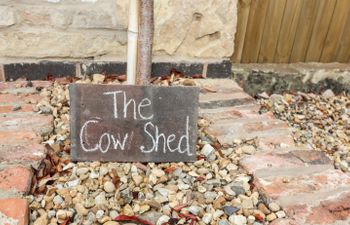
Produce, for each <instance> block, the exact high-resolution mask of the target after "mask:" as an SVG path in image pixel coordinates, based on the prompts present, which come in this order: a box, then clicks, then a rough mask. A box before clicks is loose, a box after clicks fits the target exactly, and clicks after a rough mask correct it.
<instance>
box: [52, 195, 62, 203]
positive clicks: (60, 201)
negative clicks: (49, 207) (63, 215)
mask: <svg viewBox="0 0 350 225" xmlns="http://www.w3.org/2000/svg"><path fill="white" fill-rule="evenodd" d="M52 201H53V203H54V204H55V205H61V204H62V202H63V198H62V197H61V196H59V195H56V196H55V197H54V198H53V200H52Z"/></svg>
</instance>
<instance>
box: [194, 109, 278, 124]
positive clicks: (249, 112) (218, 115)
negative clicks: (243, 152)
mask: <svg viewBox="0 0 350 225" xmlns="http://www.w3.org/2000/svg"><path fill="white" fill-rule="evenodd" d="M255 108H256V105H249V107H245V108H241V107H225V108H216V109H200V111H199V114H200V116H202V117H204V118H207V119H209V120H211V121H219V120H232V119H248V118H250V119H260V120H268V119H274V116H273V114H272V113H265V114H263V115H260V114H259V113H257V112H256V109H255Z"/></svg>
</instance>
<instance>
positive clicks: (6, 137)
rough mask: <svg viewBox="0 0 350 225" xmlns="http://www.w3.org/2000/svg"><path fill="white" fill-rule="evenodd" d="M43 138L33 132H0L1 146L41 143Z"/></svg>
mask: <svg viewBox="0 0 350 225" xmlns="http://www.w3.org/2000/svg"><path fill="white" fill-rule="evenodd" d="M40 141H41V138H40V137H39V136H38V135H36V134H35V133H34V132H33V131H0V143H1V144H13V143H29V142H34V143H39V142H40Z"/></svg>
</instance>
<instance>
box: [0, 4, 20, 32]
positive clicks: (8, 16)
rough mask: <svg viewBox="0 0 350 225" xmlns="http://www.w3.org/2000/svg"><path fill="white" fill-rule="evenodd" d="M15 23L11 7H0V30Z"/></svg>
mask: <svg viewBox="0 0 350 225" xmlns="http://www.w3.org/2000/svg"><path fill="white" fill-rule="evenodd" d="M15 23H16V18H15V12H14V10H13V8H12V7H7V6H0V28H1V27H8V26H11V25H13V24H15Z"/></svg>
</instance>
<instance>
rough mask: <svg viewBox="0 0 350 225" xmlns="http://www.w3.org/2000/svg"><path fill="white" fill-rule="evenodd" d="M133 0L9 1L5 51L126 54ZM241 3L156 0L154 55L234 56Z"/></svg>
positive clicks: (1, 52) (0, 46)
mask: <svg viewBox="0 0 350 225" xmlns="http://www.w3.org/2000/svg"><path fill="white" fill-rule="evenodd" d="M128 2H129V1H127V0H121V1H116V0H100V1H85V0H65V1H63V0H55V1H41V0H40V1H32V0H30V1H5V2H4V3H3V5H4V6H1V8H0V27H5V28H6V29H4V30H2V31H1V32H0V57H3V58H6V57H12V58H16V57H22V58H23V57H26V58H87V57H92V58H98V57H101V56H103V57H108V56H118V57H120V58H125V57H126V37H127V23H128V11H129V8H128V4H129V3H128ZM236 5H237V0H223V1H217V0H210V1H207V0H194V1H187V0H179V1H170V0H162V1H155V6H154V13H155V37H154V47H153V49H154V55H155V56H159V57H162V56H166V57H168V56H176V57H177V58H179V59H188V58H192V59H193V58H229V57H230V56H231V55H232V53H233V49H234V46H233V45H234V35H235V31H236V20H237V15H236V14H237V13H236V11H237V8H236V7H237V6H236ZM8 26H11V29H9V28H7V27H8ZM208 69H210V68H208Z"/></svg>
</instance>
